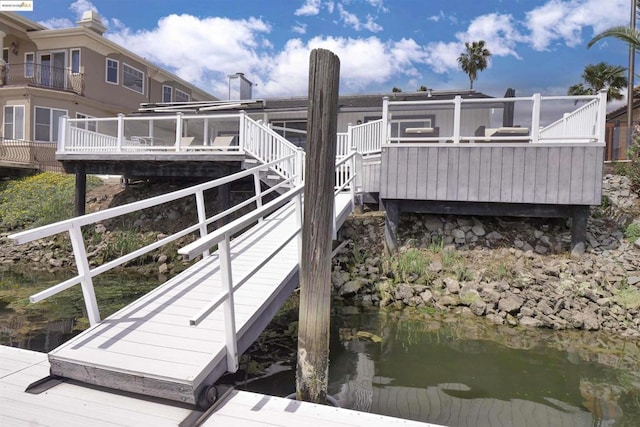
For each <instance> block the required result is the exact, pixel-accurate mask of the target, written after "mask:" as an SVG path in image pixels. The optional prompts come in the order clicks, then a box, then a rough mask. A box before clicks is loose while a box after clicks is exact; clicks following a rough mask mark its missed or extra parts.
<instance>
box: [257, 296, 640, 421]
mask: <svg viewBox="0 0 640 427" xmlns="http://www.w3.org/2000/svg"><path fill="white" fill-rule="evenodd" d="M434 316H435V315H433V314H430V315H424V314H423V315H420V316H415V315H407V314H406V313H402V314H400V313H384V312H379V311H359V310H354V309H353V308H344V309H340V308H337V309H334V315H333V316H332V319H333V325H332V337H331V352H330V359H331V361H330V384H329V393H330V394H332V395H333V397H334V398H335V399H336V400H337V401H338V402H339V403H340V405H341V406H342V407H346V408H351V409H357V410H360V411H366V412H373V413H379V414H384V415H391V416H394V417H399V418H405V419H412V420H419V421H425V422H431V423H435V424H442V425H447V426H452V427H453V426H496V425H498V426H499V425H503V426H553V425H563V426H564V425H566V426H636V425H638V424H637V423H638V420H639V419H640V370H639V369H640V354H639V351H638V347H637V344H636V343H635V342H630V341H624V340H615V339H610V338H608V337H606V335H605V334H597V333H573V332H563V333H560V332H557V331H555V332H554V331H544V330H532V329H514V328H509V327H497V326H495V325H490V324H487V323H484V322H482V321H479V320H478V319H477V318H473V319H461V318H441V319H438V318H437V317H434ZM294 375H295V373H294V372H293V370H292V369H290V370H288V371H281V372H278V373H276V374H273V375H270V376H269V377H267V378H263V379H259V380H256V381H253V382H249V383H248V384H247V385H246V386H245V388H246V389H248V390H252V391H257V392H263V393H267V394H279V395H286V394H288V393H290V392H292V391H294V390H293V388H294V387H295V386H294V384H295V382H294V380H295V377H294Z"/></svg>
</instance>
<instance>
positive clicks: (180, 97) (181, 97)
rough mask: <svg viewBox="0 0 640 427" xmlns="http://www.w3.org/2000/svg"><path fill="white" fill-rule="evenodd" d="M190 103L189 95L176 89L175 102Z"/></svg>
mask: <svg viewBox="0 0 640 427" xmlns="http://www.w3.org/2000/svg"><path fill="white" fill-rule="evenodd" d="M189 101H191V95H189V94H188V93H187V92H184V91H182V90H180V89H178V88H176V102H189Z"/></svg>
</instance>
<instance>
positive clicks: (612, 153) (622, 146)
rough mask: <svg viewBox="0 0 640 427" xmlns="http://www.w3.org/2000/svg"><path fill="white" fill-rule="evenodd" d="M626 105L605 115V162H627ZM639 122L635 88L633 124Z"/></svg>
mask: <svg viewBox="0 0 640 427" xmlns="http://www.w3.org/2000/svg"><path fill="white" fill-rule="evenodd" d="M627 117H628V114H627V105H624V106H622V107H620V108H618V109H616V110H613V111H611V112H610V113H608V114H607V124H606V134H605V141H606V143H607V147H606V149H605V160H614V161H615V160H627V149H628V144H627V136H628V133H627ZM639 121H640V96H639V94H638V89H637V88H636V91H635V96H634V100H633V123H635V124H637V123H638V122H639Z"/></svg>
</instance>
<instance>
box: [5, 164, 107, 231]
mask: <svg viewBox="0 0 640 427" xmlns="http://www.w3.org/2000/svg"><path fill="white" fill-rule="evenodd" d="M74 180H75V177H74V176H73V175H65V174H59V173H53V172H44V173H41V174H38V175H34V176H30V177H27V178H22V179H18V180H13V181H7V182H5V183H3V184H2V186H0V227H2V228H3V229H6V230H13V229H18V228H27V227H34V226H40V225H45V224H51V223H52V222H56V221H61V220H63V219H67V218H70V217H72V216H73V213H74V210H73V196H74V189H75V181H74ZM101 182H102V181H100V179H99V178H97V177H88V179H87V188H88V189H90V188H93V187H96V186H97V185H99V184H100V183H101Z"/></svg>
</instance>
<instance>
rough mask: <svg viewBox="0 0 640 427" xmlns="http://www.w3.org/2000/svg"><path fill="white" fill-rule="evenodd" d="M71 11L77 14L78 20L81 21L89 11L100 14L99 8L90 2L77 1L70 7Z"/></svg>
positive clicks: (87, 0) (86, 0)
mask: <svg viewBox="0 0 640 427" xmlns="http://www.w3.org/2000/svg"><path fill="white" fill-rule="evenodd" d="M69 10H71V11H72V12H74V13H75V14H76V19H77V20H80V18H82V14H83V13H84V12H86V11H88V10H93V11H94V12H98V8H97V7H95V6H94V5H93V3H91V2H90V1H89V0H76V1H74V2H73V3H71V5H70V6H69Z"/></svg>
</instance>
